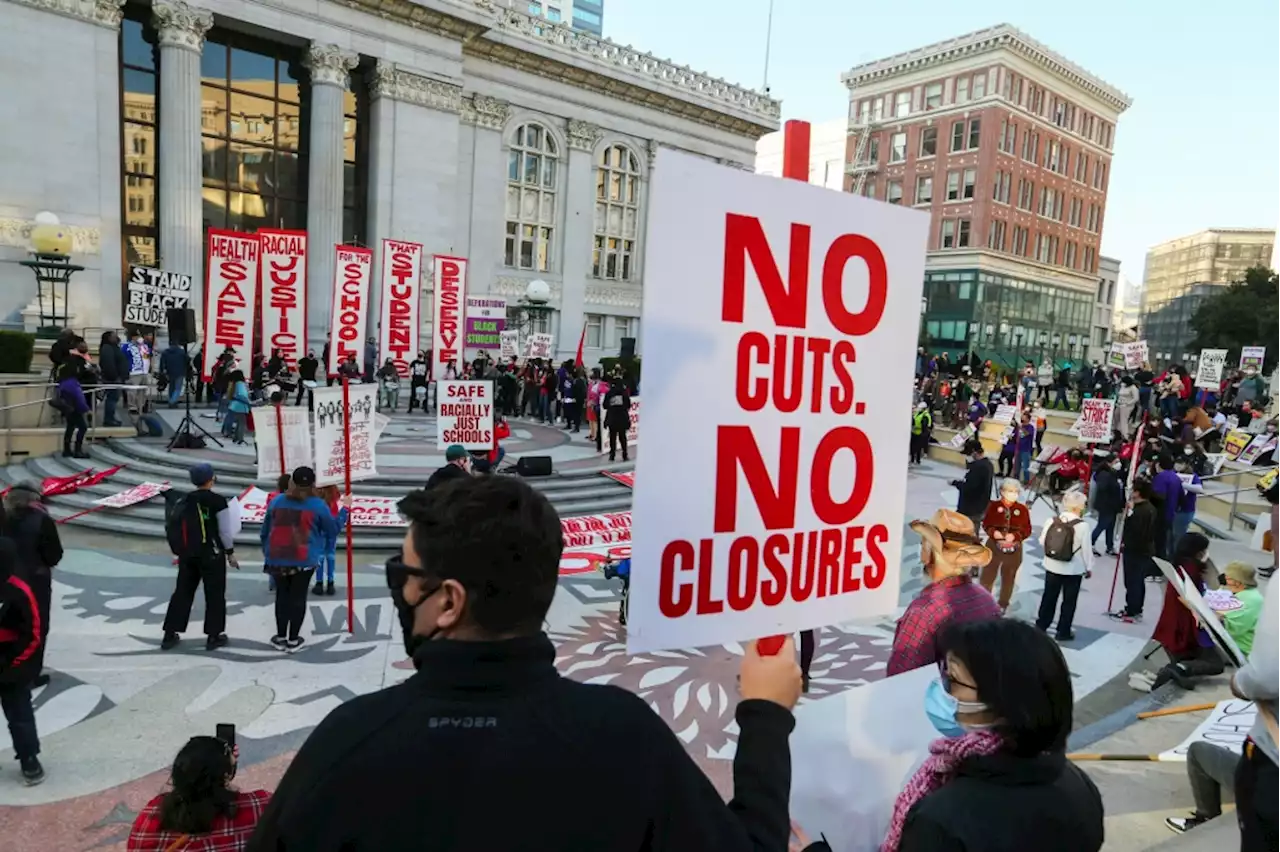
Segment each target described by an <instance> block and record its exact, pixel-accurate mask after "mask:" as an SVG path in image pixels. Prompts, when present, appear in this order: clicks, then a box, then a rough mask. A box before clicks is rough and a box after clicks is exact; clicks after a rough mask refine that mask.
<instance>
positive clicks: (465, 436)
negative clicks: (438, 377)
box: [436, 381, 493, 450]
mask: <svg viewBox="0 0 1280 852" xmlns="http://www.w3.org/2000/svg"><path fill="white" fill-rule="evenodd" d="M438 394H439V395H438V397H437V402H438V405H439V412H438V413H437V415H436V448H437V449H440V450H443V449H445V448H446V447H448V446H449V445H451V444H461V445H462V446H464V447H466V448H467V449H468V450H491V449H493V382H488V381H443V382H440V383H439V391H438Z"/></svg>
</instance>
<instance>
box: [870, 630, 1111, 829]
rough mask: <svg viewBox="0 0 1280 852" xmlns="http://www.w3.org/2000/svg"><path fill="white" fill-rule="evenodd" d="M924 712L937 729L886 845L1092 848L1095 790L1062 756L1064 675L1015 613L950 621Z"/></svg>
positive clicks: (1098, 807)
mask: <svg viewBox="0 0 1280 852" xmlns="http://www.w3.org/2000/svg"><path fill="white" fill-rule="evenodd" d="M940 646H941V648H942V649H943V650H944V651H945V653H946V662H945V664H941V665H939V677H938V679H937V680H936V681H934V682H933V683H932V684H930V686H929V689H928V690H927V692H926V695H925V706H924V710H925V713H926V715H928V717H929V720H930V721H931V722H932V723H933V725H934V727H936V728H937V729H938V731H939V732H940V733H941V734H942V738H941V739H939V740H935V741H934V742H933V743H932V744H930V746H929V757H928V758H927V759H926V760H925V762H924V763H923V765H921V767H920V768H919V769H918V770H917V771H916V773H915V775H913V776H912V778H911V780H910V781H908V782H907V785H906V787H905V788H904V789H903V791H902V793H901V794H899V796H898V800H897V802H896V803H895V804H894V808H893V818H892V820H891V821H890V824H889V831H888V834H887V835H886V837H885V839H884V843H883V844H882V845H881V847H880V850H881V852H943V850H949V851H950V850H962V849H964V850H972V849H981V850H983V852H1026V850H1032V849H1034V850H1035V852H1097V850H1098V849H1100V848H1102V840H1103V830H1102V816H1103V810H1102V797H1101V796H1100V795H1099V794H1098V789H1097V788H1096V787H1095V786H1094V785H1093V782H1092V781H1091V780H1089V777H1088V776H1087V775H1085V773H1084V772H1083V771H1082V770H1080V769H1078V768H1077V767H1076V766H1075V765H1074V764H1072V763H1070V762H1069V761H1068V760H1067V759H1066V755H1065V751H1066V746H1067V737H1068V735H1069V734H1070V733H1071V711H1072V694H1071V674H1070V672H1069V671H1068V669H1067V663H1066V661H1065V660H1064V659H1063V657H1062V652H1061V651H1060V650H1058V646H1057V645H1056V644H1054V642H1053V641H1052V640H1051V639H1049V637H1048V636H1046V635H1045V634H1044V633H1041V632H1040V631H1038V630H1036V628H1034V627H1032V626H1031V625H1030V624H1026V623H1023V622H1020V621H1014V620H1011V619H998V620H993V621H972V622H965V623H958V624H954V625H952V626H951V627H949V628H948V629H947V630H946V631H945V632H944V633H943V634H942V637H941V642H940Z"/></svg>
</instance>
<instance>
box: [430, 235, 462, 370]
mask: <svg viewBox="0 0 1280 852" xmlns="http://www.w3.org/2000/svg"><path fill="white" fill-rule="evenodd" d="M431 263H432V267H431V281H432V288H433V292H432V298H431V320H432V322H431V373H432V378H433V379H435V380H436V381H441V380H442V379H444V371H445V368H446V367H448V366H449V364H450V363H451V362H452V363H454V364H455V366H456V365H457V364H459V363H460V362H461V361H462V321H463V311H464V309H465V306H466V299H467V259H466V258H465V257H449V256H447V255H443V254H438V255H436V256H435V257H433V258H432V259H431Z"/></svg>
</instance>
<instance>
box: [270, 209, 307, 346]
mask: <svg viewBox="0 0 1280 852" xmlns="http://www.w3.org/2000/svg"><path fill="white" fill-rule="evenodd" d="M258 238H259V239H260V240H261V241H262V310H261V312H260V313H261V315H262V341H263V343H262V348H263V351H264V352H266V353H268V354H270V353H271V352H273V351H275V350H277V349H278V350H280V356H281V357H282V358H284V360H285V363H286V364H288V365H289V369H290V370H297V369H298V359H299V358H301V357H302V356H303V355H305V354H306V352H307V232H306V231H276V230H270V229H261V230H259V231H258Z"/></svg>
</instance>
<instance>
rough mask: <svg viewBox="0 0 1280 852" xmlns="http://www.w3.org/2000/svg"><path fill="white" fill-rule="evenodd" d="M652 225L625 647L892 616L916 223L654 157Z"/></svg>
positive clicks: (839, 197) (896, 213)
mask: <svg viewBox="0 0 1280 852" xmlns="http://www.w3.org/2000/svg"><path fill="white" fill-rule="evenodd" d="M647 227H648V229H649V230H648V244H647V246H646V249H645V264H646V267H645V268H646V270H647V271H646V278H645V286H646V291H645V299H644V315H643V317H642V320H641V324H642V327H643V328H644V334H645V339H644V351H645V361H646V363H645V392H646V397H645V398H646V399H647V400H648V402H647V403H646V405H645V410H644V421H645V426H644V428H645V446H646V448H647V449H646V450H645V452H644V454H643V455H642V456H641V457H640V460H639V463H638V466H637V470H636V489H635V492H634V493H635V497H634V509H633V513H632V514H633V518H634V523H635V557H634V558H635V561H636V562H637V563H638V564H640V565H646V566H651V569H652V570H646V571H642V572H639V573H637V574H634V575H633V576H632V578H631V591H630V598H629V607H630V609H629V613H628V620H627V649H628V652H630V653H641V652H646V651H657V650H664V649H668V648H688V647H701V646H704V645H713V644H719V643H723V642H730V641H742V640H744V639H748V638H751V637H753V636H769V635H774V634H786V633H792V632H794V631H798V630H804V629H808V628H814V627H820V626H822V625H826V624H835V623H838V622H844V621H849V620H851V619H857V618H872V617H877V616H884V615H888V614H890V613H892V612H894V610H895V609H896V608H897V601H898V590H899V582H898V575H899V570H900V562H901V558H900V557H901V552H902V546H903V531H904V529H905V527H904V525H903V523H902V516H903V512H904V511H905V503H906V479H905V477H903V476H902V475H901V466H899V469H898V471H897V475H895V474H894V473H890V472H889V471H887V470H877V469H876V465H875V459H877V458H880V459H895V460H896V459H904V458H906V456H907V442H908V434H907V430H905V429H903V428H902V426H901V423H900V422H899V421H898V420H897V419H895V418H893V417H886V416H885V412H892V411H905V410H907V409H908V407H909V406H910V405H911V394H912V380H911V379H912V368H913V364H914V354H915V348H916V343H915V330H916V327H917V326H918V325H919V321H920V294H921V290H922V288H923V275H924V260H925V249H926V245H927V241H928V231H929V217H928V215H927V214H924V213H921V212H920V211H917V210H911V209H906V208H902V207H895V206H893V205H885V204H878V203H875V202H874V201H871V200H869V199H866V198H862V197H859V196H856V195H850V194H848V193H840V192H825V191H823V190H822V189H820V188H817V187H812V186H809V185H808V184H806V183H803V182H800V181H793V180H778V179H777V178H773V177H768V176H764V175H755V174H749V173H746V172H742V171H739V170H737V169H730V168H725V167H724V166H720V165H716V164H714V163H710V162H708V161H706V160H703V159H701V158H699V157H694V156H690V155H688V154H682V153H680V152H677V151H673V150H671V149H668V148H662V149H660V150H659V151H658V154H657V160H656V165H655V166H654V169H653V182H652V184H651V187H650V196H649V216H648V222H647ZM890 281H892V282H893V285H892V287H890V283H889V282H890ZM708 282H712V283H713V285H714V286H708ZM908 332H910V333H908ZM855 348H856V349H857V350H859V351H863V352H875V353H876V356H875V358H874V359H857V358H855ZM792 351H796V352H803V353H808V354H806V355H805V357H804V359H803V362H802V363H800V364H796V365H795V367H796V369H795V370H790V365H789V366H788V371H787V372H785V373H783V372H782V371H781V370H780V369H779V366H780V365H779V364H778V363H777V362H776V361H775V360H774V353H775V352H792ZM651 361H652V363H650V362H651ZM699 375H714V376H717V377H730V376H733V377H735V378H734V379H733V380H724V381H720V380H717V381H716V382H712V383H710V384H708V383H707V382H700V381H697V380H696V379H695V376H699ZM781 375H786V376H789V377H790V378H787V379H782V380H778V379H775V376H781ZM787 388H792V389H794V390H795V391H796V392H795V393H791V392H790V391H789V390H787ZM855 389H856V390H855ZM691 412H696V413H697V414H696V416H694V417H692V418H691V417H690V413H691ZM904 464H905V463H904ZM646 465H647V466H648V467H646ZM673 471H681V472H684V473H685V474H687V473H688V472H689V471H697V473H696V474H695V475H692V476H689V475H673ZM815 550H817V552H818V553H820V554H837V556H836V557H835V561H836V562H838V563H839V564H838V565H835V564H831V565H829V566H828V567H827V568H824V569H822V570H818V568H817V565H818V563H819V562H820V561H824V560H825V562H830V561H831V560H829V559H828V558H827V556H825V555H823V556H818V557H816V558H815V555H814V551H815ZM825 562H824V564H825ZM775 568H776V569H777V570H775ZM829 578H830V580H829Z"/></svg>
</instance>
